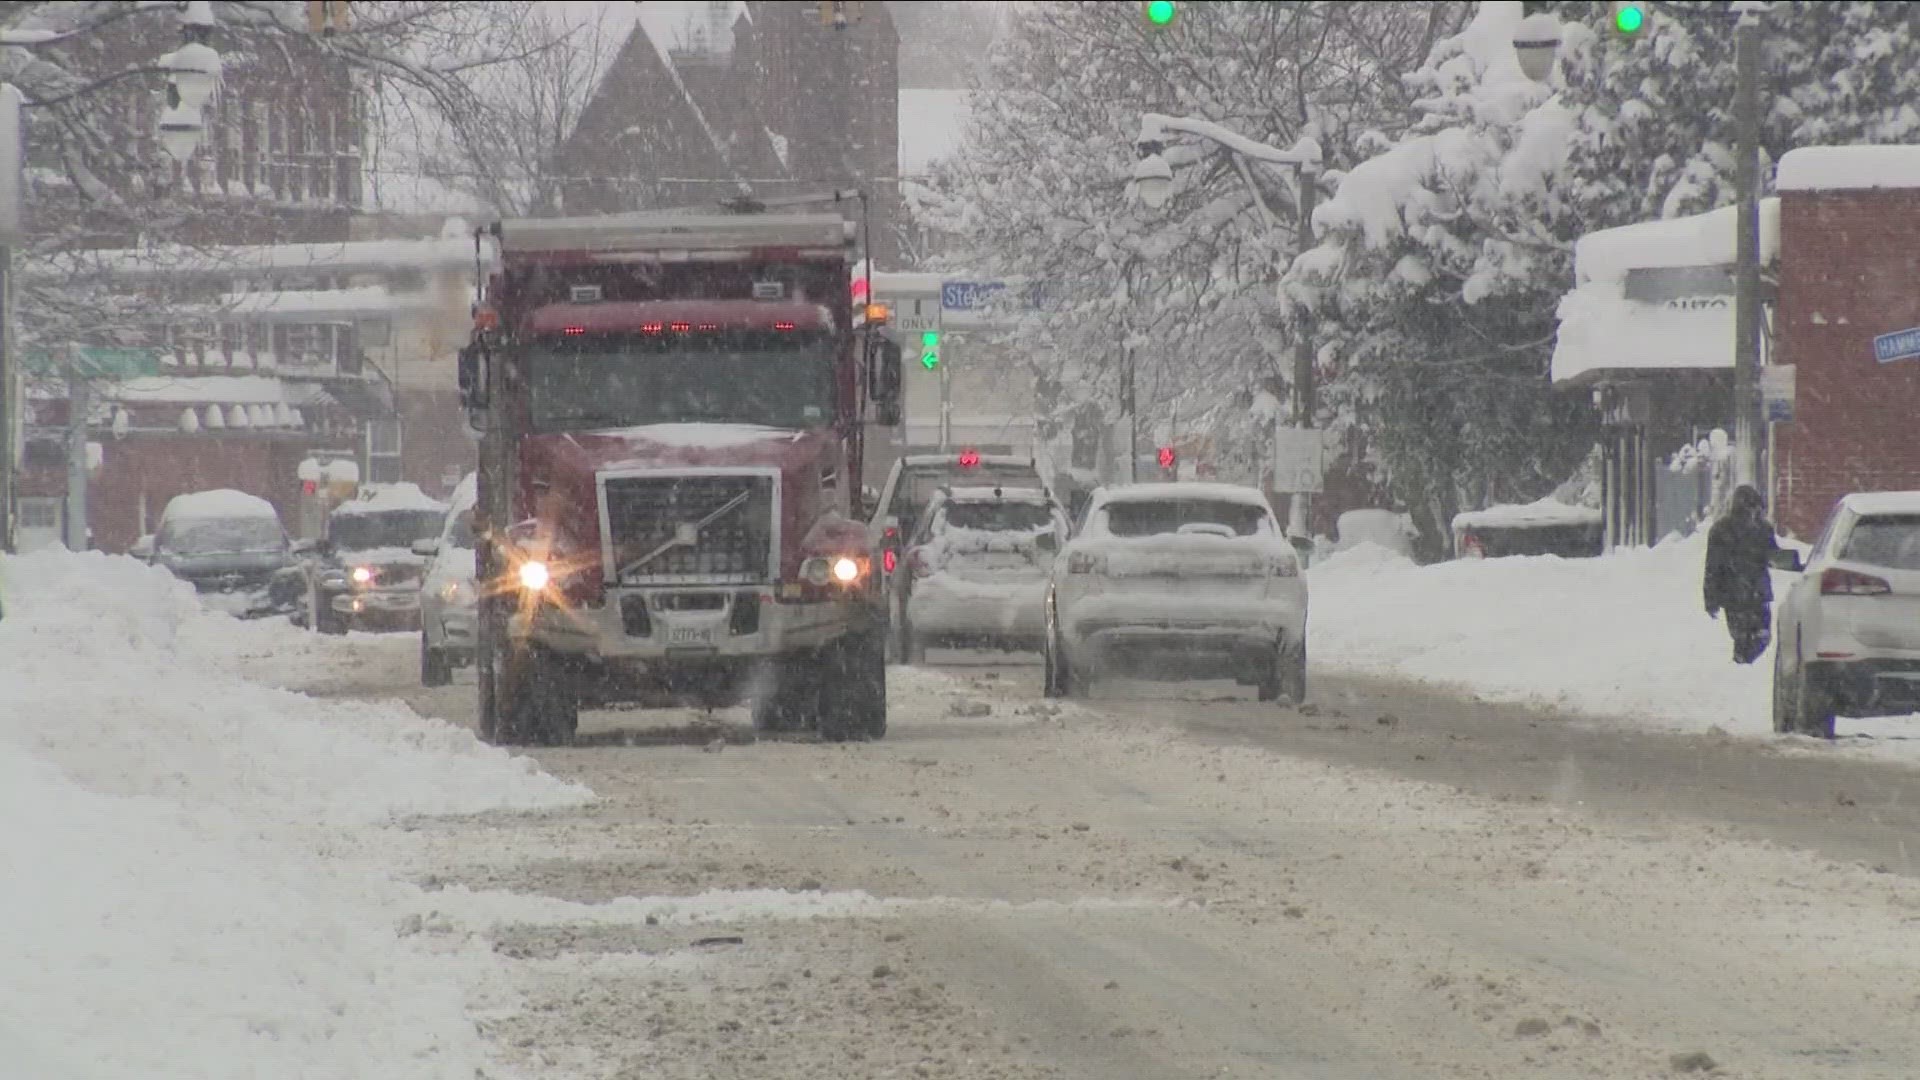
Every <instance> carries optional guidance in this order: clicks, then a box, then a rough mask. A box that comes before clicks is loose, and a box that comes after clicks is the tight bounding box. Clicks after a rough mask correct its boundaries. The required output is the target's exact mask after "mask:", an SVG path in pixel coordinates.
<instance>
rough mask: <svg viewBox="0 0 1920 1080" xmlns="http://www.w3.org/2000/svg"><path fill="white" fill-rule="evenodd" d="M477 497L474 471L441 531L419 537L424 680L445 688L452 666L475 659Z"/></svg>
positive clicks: (463, 483) (457, 491)
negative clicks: (422, 569) (423, 564)
mask: <svg viewBox="0 0 1920 1080" xmlns="http://www.w3.org/2000/svg"><path fill="white" fill-rule="evenodd" d="M477 501H478V496H477V485H476V483H475V480H474V475H473V474H472V473H468V474H467V478H466V479H464V480H462V481H460V484H459V486H457V487H455V488H454V489H453V498H452V501H451V502H450V503H449V504H448V506H447V517H446V521H445V522H444V523H443V524H442V525H441V527H440V535H439V536H437V537H434V538H432V539H427V540H419V541H416V542H415V543H414V545H413V551H414V554H416V555H420V556H422V557H424V558H425V559H426V560H427V573H426V579H425V581H424V582H423V583H422V585H421V587H420V684H421V685H422V686H445V685H447V684H448V683H450V682H452V681H453V669H454V668H456V667H466V666H468V665H470V664H472V663H473V649H474V644H475V642H476V641H477V640H478V639H477V637H476V629H477V625H476V620H477V619H478V617H479V593H478V592H476V591H475V588H474V576H475V562H474V540H473V507H474V503H475V502H477Z"/></svg>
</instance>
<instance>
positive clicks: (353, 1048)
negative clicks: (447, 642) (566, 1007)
mask: <svg viewBox="0 0 1920 1080" xmlns="http://www.w3.org/2000/svg"><path fill="white" fill-rule="evenodd" d="M0 580H4V582H5V583H6V587H7V596H6V618H5V620H4V621H0V820H5V821H9V822H14V823H21V822H31V823H32V826H31V827H29V828H19V827H16V828H10V829H6V830H0V866H4V867H6V868H7V869H6V872H5V873H0V956H4V957H6V961H5V962H4V963H0V1061H4V1062H6V1063H7V1066H6V1068H5V1069H0V1071H4V1072H6V1073H7V1075H10V1076H11V1075H20V1076H33V1077H49V1078H51V1077H126V1076H140V1077H147V1078H153V1080H162V1078H181V1080H187V1078H192V1080H210V1078H227V1077H233V1078H236V1080H237V1078H241V1077H248V1078H251V1077H256V1076H341V1077H345V1076H375V1075H379V1076H394V1077H427V1076H432V1077H454V1076H458V1077H471V1076H475V1075H493V1076H499V1075H501V1071H500V1069H499V1068H498V1065H497V1064H496V1063H495V1062H492V1061H490V1060H489V1054H488V1048H487V1046H486V1044H485V1042H484V1040H483V1039H482V1038H481V1037H480V1035H479V1033H478V1031H477V1029H476V1027H475V1020H476V1018H483V1017H484V1015H485V1014H486V1012H487V1011H488V1010H489V1009H493V1008H506V1007H508V1006H510V1005H511V1000H510V998H509V997H508V996H507V995H506V993H505V991H504V990H503V987H504V986H505V981H504V978H503V977H502V975H501V971H500V967H499V961H498V960H497V958H495V957H494V956H493V955H492V954H491V951H490V950H489V949H488V948H487V947H486V945H485V944H484V943H483V942H480V941H478V940H476V939H472V938H469V937H464V936H458V935H436V936H434V937H432V938H431V939H429V938H426V937H420V938H412V937H403V936H402V932H401V931H400V930H398V929H397V927H398V926H399V925H400V924H399V922H398V920H399V919H400V918H401V917H402V916H403V915H405V914H406V913H407V911H408V907H407V905H408V904H410V903H412V902H413V901H415V900H416V899H417V898H418V897H419V895H420V892H419V890H418V889H417V888H415V887H413V886H411V885H407V884H405V883H403V882H401V881H398V880H396V879H394V878H393V877H391V876H389V875H390V874H391V872H392V869H393V867H392V862H391V860H392V857H393V854H394V852H395V850H397V849H396V848H395V846H394V844H393V837H394V836H395V835H396V834H392V833H387V832H385V831H383V830H378V829H368V828H356V827H354V826H357V825H362V824H365V823H378V822H385V821H388V820H391V819H393V818H395V817H398V816H401V815H408V814H430V813H460V812H472V811H481V810H487V809H493V808H499V807H525V808H532V807H547V806H559V805H570V804H577V803H580V802H583V801H585V800H586V799H588V798H589V797H590V794H589V793H588V792H586V791H585V790H584V789H582V788H579V787H577V786H573V785H569V784H564V783H561V782H560V781H558V780H555V779H553V778H551V777H548V776H546V775H544V774H541V773H539V772H537V771H536V770H535V769H533V768H532V767H531V764H530V763H529V762H528V761H526V760H524V759H515V758H512V757H510V756H509V755H507V754H506V753H504V752H502V751H499V750H496V749H493V748H489V747H485V746H482V745H480V744H479V743H478V742H476V741H475V740H474V739H473V738H472V736H471V735H469V734H467V733H466V732H465V731H463V730H460V729H457V728H454V727H452V726H450V725H447V724H444V723H439V722H431V721H424V720H421V719H420V718H419V717H417V716H415V715H413V714H412V713H411V712H410V711H409V710H407V709H405V708H404V707H402V706H400V705H398V704H394V705H387V706H379V705H373V706H369V705H354V704H348V703H327V702H320V701H315V700H313V699H310V698H306V697H303V696H301V695H298V694H292V693H287V692H284V691H277V690H268V689H264V688H261V687H257V686H253V685H250V684H247V683H244V682H241V681H239V680H237V679H235V678H233V677H231V676H228V675H225V674H223V672H222V671H221V669H220V666H219V665H218V664H217V663H215V660H216V659H218V658H219V657H222V656H224V655H226V654H228V653H232V652H236V651H239V650H240V649H241V648H243V647H244V643H245V642H246V641H247V640H249V638H248V637H247V635H248V634H250V633H254V632H258V631H260V630H262V629H265V628H263V627H261V625H260V624H244V623H239V622H237V621H235V620H231V619H227V618H224V617H222V616H218V615H214V614H211V613H208V612H206V611H204V610H202V609H201V608H200V607H199V605H198V603H197V601H196V599H195V597H194V594H193V591H192V588H191V587H190V586H188V585H186V584H184V583H182V582H179V581H176V580H174V579H173V578H172V576H171V575H169V574H167V573H166V572H165V571H163V570H159V569H156V568H153V567H148V566H145V565H142V564H140V563H138V562H136V561H134V560H132V559H127V558H122V557H115V556H105V555H100V554H97V553H85V554H68V553H66V552H40V553H35V554H31V555H25V556H18V557H11V558H6V559H4V561H0ZM429 941H430V942H431V943H430V944H429Z"/></svg>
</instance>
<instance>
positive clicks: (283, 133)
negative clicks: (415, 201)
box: [14, 5, 408, 550]
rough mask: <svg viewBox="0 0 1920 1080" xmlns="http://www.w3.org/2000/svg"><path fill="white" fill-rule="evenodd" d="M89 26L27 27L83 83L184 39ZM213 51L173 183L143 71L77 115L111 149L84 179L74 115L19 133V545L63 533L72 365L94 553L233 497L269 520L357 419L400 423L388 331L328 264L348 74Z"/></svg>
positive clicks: (156, 26) (348, 166) (297, 59)
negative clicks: (85, 449) (384, 336)
mask: <svg viewBox="0 0 1920 1080" xmlns="http://www.w3.org/2000/svg"><path fill="white" fill-rule="evenodd" d="M96 16H97V12H96V11H95V9H93V8H91V7H89V6H88V5H48V6H46V8H45V9H43V11H42V12H41V13H38V14H37V15H36V18H39V19H41V20H42V21H44V22H45V23H46V24H47V25H45V26H35V27H32V29H40V30H48V31H52V32H55V33H65V34H67V35H68V36H65V37H61V38H58V39H56V40H54V41H52V42H51V43H49V44H47V45H44V46H39V47H38V48H37V50H36V51H37V52H38V53H39V55H42V56H44V57H46V58H47V59H49V60H52V61H55V62H57V63H58V64H59V65H60V66H61V67H62V68H63V69H65V70H67V71H69V72H72V73H74V74H77V75H79V76H82V77H93V78H98V77H103V76H105V75H107V74H109V73H112V72H117V71H127V70H135V71H137V70H139V69H142V68H147V67H151V66H152V65H153V63H154V61H155V59H156V58H157V57H158V56H159V55H160V54H161V53H164V52H166V51H168V50H170V49H172V48H174V47H175V46H176V45H178V44H179V43H180V41H181V27H180V24H179V21H178V18H179V13H178V11H177V10H176V5H150V6H144V7H141V8H140V9H139V10H133V9H131V8H130V9H129V11H128V12H127V13H125V15H124V17H119V18H114V19H106V20H99V21H97V22H93V21H84V20H94V19H96ZM72 20H83V21H81V22H74V24H73V25H68V24H67V21H72ZM79 27H84V29H81V30H80V31H79V32H73V31H75V30H76V28H79ZM208 44H210V45H211V46H212V47H213V48H214V49H215V50H216V51H217V52H218V53H219V54H220V58H221V62H222V79H221V84H220V90H219V93H218V94H217V95H216V96H215V98H214V99H213V101H212V103H211V104H210V105H209V106H208V108H207V109H206V110H205V112H204V114H203V116H202V120H203V122H204V124H205V132H204V135H203V137H202V139H201V140H200V143H199V146H198V148H197V149H196V151H195V153H194V154H193V156H192V158H191V159H190V160H189V161H187V162H186V163H184V164H183V163H180V162H176V161H174V160H173V159H172V158H171V157H170V156H169V155H167V154H166V153H165V152H164V150H163V149H162V148H161V146H160V143H159V139H158V137H157V135H158V121H159V117H160V114H161V112H162V111H163V110H164V108H165V106H166V96H165V80H164V78H163V77H162V76H160V75H159V74H157V73H156V74H143V75H135V76H131V77H126V78H121V79H118V80H115V81H113V82H111V83H109V84H108V85H106V86H104V87H103V88H101V89H99V90H96V91H93V92H91V93H90V94H89V95H87V96H86V97H85V98H84V99H82V100H83V103H84V108H83V109H82V111H81V113H80V114H78V115H80V116H81V117H83V118H84V119H85V120H86V121H87V122H89V123H91V124H92V125H93V127H94V129H95V130H99V131H104V132H105V133H106V135H107V136H108V137H107V138H106V139H105V140H104V141H105V142H106V143H107V144H108V145H104V146H95V147H91V148H90V150H89V157H88V159H87V162H88V165H87V167H86V168H84V169H80V168H76V167H75V165H74V161H75V159H74V158H73V157H72V155H70V154H69V153H68V152H67V151H66V150H65V149H64V147H65V144H66V143H67V142H68V141H69V140H71V139H72V138H73V137H74V130H73V128H72V127H71V126H70V123H71V122H72V121H73V117H68V116H63V115H61V114H60V113H59V112H58V111H57V110H53V111H48V110H32V111H30V112H29V114H28V129H27V168H26V181H27V182H26V185H25V194H26V200H27V208H26V209H27V220H28V228H29V233H30V243H29V245H28V246H29V248H30V249H31V250H33V251H34V252H35V254H34V255H32V256H29V257H25V258H19V259H17V261H16V263H15V281H14V285H15V289H16V296H17V297H18V298H19V300H18V302H19V307H18V309H17V310H18V315H17V320H18V321H17V323H16V333H17V340H18V344H19V347H20V348H19V359H20V361H21V366H22V368H23V369H24V371H25V374H26V376H27V381H28V393H27V398H28V403H27V404H28V407H27V409H26V415H25V416H24V417H22V419H23V420H24V421H25V423H24V427H25V447H24V460H23V462H22V465H23V467H24V472H23V475H22V476H21V477H20V484H19V491H18V495H19V497H20V502H19V504H18V505H17V509H18V510H19V525H20V529H21V533H20V534H19V535H18V536H17V539H18V540H19V541H20V542H21V543H22V545H23V546H32V545H33V544H34V543H35V542H46V541H47V540H48V539H49V538H50V536H53V535H57V533H58V518H59V517H60V515H61V514H62V512H63V511H62V503H63V501H64V495H65V490H66V477H65V460H66V457H67V451H66V444H67V442H68V441H69V439H70V437H71V436H70V432H69V430H68V426H67V421H68V417H69V416H70V415H71V410H70V408H69V404H68V401H67V396H68V386H69V383H68V382H67V378H66V376H67V375H68V373H69V362H70V361H71V360H73V359H74V358H78V359H79V370H80V372H81V374H83V375H84V376H85V383H86V389H87V392H88V396H89V398H90V399H91V408H90V409H89V410H88V429H87V440H88V441H89V442H90V443H92V444H94V447H95V449H94V452H93V455H92V460H93V462H94V466H95V467H94V470H93V476H92V483H91V484H90V490H89V498H88V509H89V518H90V523H91V524H92V526H93V534H94V538H95V542H96V543H97V544H98V546H101V547H104V548H107V549H109V550H123V549H124V548H125V547H126V546H127V545H129V544H131V543H132V541H133V540H134V539H135V538H136V537H137V536H138V535H139V534H140V530H141V529H142V528H143V526H144V525H145V524H147V523H148V522H150V521H151V520H152V519H153V518H154V517H156V516H157V515H158V513H159V511H160V509H161V508H162V507H163V506H164V502H165V499H166V498H167V497H170V496H171V495H173V494H179V493H181V492H183V491H191V490H197V489H203V488H210V487H223V486H224V487H237V488H240V489H242V490H246V491H249V492H252V493H254V494H258V495H261V496H263V497H266V498H268V499H270V500H271V501H275V502H276V503H279V502H282V501H283V500H284V498H285V497H286V495H287V492H286V490H285V487H286V485H285V484H282V483H281V482H280V480H279V478H278V474H279V473H280V472H286V473H287V477H288V478H289V479H288V481H287V483H289V484H290V483H291V482H292V481H291V479H290V478H291V476H292V473H291V471H290V470H291V468H292V465H291V464H289V462H297V461H298V459H300V458H302V457H304V456H306V455H307V454H308V453H310V452H313V451H316V450H324V451H332V452H335V453H342V454H352V455H353V456H356V457H363V450H364V448H365V446H366V444H367V441H368V435H369V431H368V428H369V424H368V421H369V419H370V418H378V417H385V416H390V415H391V414H392V412H393V411H394V406H393V401H392V392H391V379H390V378H389V377H388V376H387V374H386V373H385V372H384V371H382V370H381V369H380V367H379V366H378V364H377V363H376V362H374V360H373V356H375V355H378V353H379V351H380V346H379V344H378V341H379V340H380V339H378V338H376V337H372V336H369V332H370V331H371V330H373V329H374V328H375V327H376V325H378V324H380V323H381V321H382V320H383V319H385V318H387V317H388V316H389V314H390V313H388V312H384V311H371V312H370V311H368V310H364V309H363V307H362V305H363V303H364V302H366V301H367V300H368V294H366V293H365V292H364V291H361V292H355V291H353V290H352V289H350V288H349V287H348V284H349V283H348V281H347V274H346V271H347V269H348V268H345V267H342V266H338V265H333V264H330V263H329V256H330V255H332V254H336V253H338V252H339V251H340V250H341V242H342V241H345V240H346V239H347V236H348V232H349V228H350V223H351V221H352V219H353V217H354V215H355V214H356V213H357V212H358V209H359V207H360V204H361V199H362V187H361V184H362V181H361V176H362V173H361V161H362V155H363V148H364V145H365V123H366V118H365V103H364V99H363V97H362V95H361V94H360V93H359V91H358V90H357V88H356V87H355V84H354V81H353V77H352V73H351V72H350V71H349V69H348V67H347V65H346V63H345V62H344V61H342V60H340V59H339V58H337V57H330V56H328V55H326V54H325V53H323V52H322V51H321V50H319V49H317V48H314V47H313V46H311V45H310V44H308V42H307V41H306V39H305V38H304V36H303V35H300V34H289V35H280V34H271V35H268V34H261V33H259V32H257V31H230V30H228V29H227V28H225V27H223V26H221V25H216V26H215V27H214V29H213V31H212V33H211V36H210V38H209V40H208ZM96 184H98V185H102V186H104V189H106V192H110V193H111V194H110V195H109V194H107V193H106V192H103V191H102V190H101V188H100V187H95V186H93V185H96ZM155 222H165V223H166V229H165V233H164V235H155V233H154V231H153V230H154V223H155ZM293 292H299V293H300V294H301V295H300V298H299V299H295V300H288V299H286V297H287V296H288V295H289V294H291V293H293ZM407 303H408V301H401V302H400V305H399V306H402V307H404V306H406V305H407ZM103 357H104V358H105V359H104V361H103V360H102V359H101V358H103ZM49 519H53V520H52V521H51V522H50V521H49ZM50 525H51V527H50Z"/></svg>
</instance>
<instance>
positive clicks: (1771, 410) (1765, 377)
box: [1760, 364, 1799, 424]
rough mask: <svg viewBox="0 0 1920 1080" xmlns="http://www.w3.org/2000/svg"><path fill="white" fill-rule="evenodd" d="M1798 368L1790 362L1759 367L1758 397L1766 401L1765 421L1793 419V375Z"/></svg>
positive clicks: (1782, 421)
mask: <svg viewBox="0 0 1920 1080" xmlns="http://www.w3.org/2000/svg"><path fill="white" fill-rule="evenodd" d="M1798 370H1799V369H1797V368H1795V367H1794V366H1793V365H1792V364H1769V365H1767V366H1766V367H1763V368H1761V369H1760V399H1761V400H1762V401H1763V402H1765V403H1766V407H1767V423H1769V424H1785V423H1789V422H1791V421H1792V420H1793V401H1794V387H1795V382H1796V380H1795V379H1794V375H1795V373H1796V372H1797V371H1798Z"/></svg>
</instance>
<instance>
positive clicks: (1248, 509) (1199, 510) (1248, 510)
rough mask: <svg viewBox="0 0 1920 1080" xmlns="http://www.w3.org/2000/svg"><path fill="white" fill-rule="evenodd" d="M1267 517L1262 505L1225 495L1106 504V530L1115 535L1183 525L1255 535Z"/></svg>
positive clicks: (1163, 530) (1154, 531)
mask: <svg viewBox="0 0 1920 1080" xmlns="http://www.w3.org/2000/svg"><path fill="white" fill-rule="evenodd" d="M1265 520H1267V511H1266V510H1265V508H1263V507H1259V506H1249V505H1247V504H1246V503H1238V502H1227V501H1225V500H1222V499H1167V500H1156V501H1153V502H1146V501H1133V500H1128V501H1124V502H1114V503H1108V504H1107V531H1108V532H1110V533H1112V534H1113V535H1115V536H1155V535H1158V534H1160V533H1171V532H1179V531H1180V526H1182V525H1200V524H1209V525H1225V526H1228V527H1229V528H1231V529H1232V530H1233V531H1234V535H1236V536H1252V535H1254V534H1255V533H1258V532H1259V531H1260V524H1261V522H1263V521H1265Z"/></svg>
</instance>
